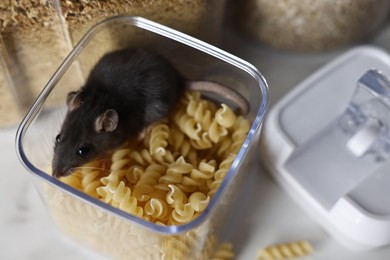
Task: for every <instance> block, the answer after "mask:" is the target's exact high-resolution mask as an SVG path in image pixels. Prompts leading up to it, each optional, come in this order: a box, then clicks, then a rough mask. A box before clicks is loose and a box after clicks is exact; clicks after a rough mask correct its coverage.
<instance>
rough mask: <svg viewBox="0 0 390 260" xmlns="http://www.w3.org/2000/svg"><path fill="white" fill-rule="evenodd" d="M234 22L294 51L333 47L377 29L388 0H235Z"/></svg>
mask: <svg viewBox="0 0 390 260" xmlns="http://www.w3.org/2000/svg"><path fill="white" fill-rule="evenodd" d="M231 4H232V6H230V7H231V8H230V9H231V10H232V16H233V18H234V22H235V23H236V24H237V25H238V26H239V28H240V29H241V30H242V31H244V32H245V33H246V34H248V35H249V36H251V37H252V38H254V39H255V40H258V41H259V42H261V43H264V44H265V45H268V46H271V47H273V48H277V49H284V50H290V51H300V52H313V51H325V50H331V49H335V48H339V47H343V46H347V45H350V44H353V43H354V42H356V41H359V40H362V39H364V37H366V36H368V35H369V34H370V33H372V32H373V31H375V30H376V29H377V28H378V27H379V26H380V25H381V24H382V23H383V22H384V21H385V20H386V17H387V14H388V11H389V6H390V1H388V0H341V1H340V0H277V1H275V0H242V1H232V2H231Z"/></svg>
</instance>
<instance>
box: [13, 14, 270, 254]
mask: <svg viewBox="0 0 390 260" xmlns="http://www.w3.org/2000/svg"><path fill="white" fill-rule="evenodd" d="M112 30H114V31H117V30H120V31H121V33H117V34H116V35H117V37H118V38H117V40H118V42H122V41H121V37H123V39H126V41H125V42H126V43H127V44H128V45H130V46H143V47H147V48H149V49H151V50H154V51H156V52H159V53H160V54H162V55H164V56H166V57H167V58H168V59H170V61H171V62H172V63H173V64H175V65H176V67H177V68H178V69H179V70H180V71H181V73H182V74H183V75H184V76H185V77H187V78H188V79H191V80H200V79H202V80H212V81H216V82H219V83H221V84H223V85H225V86H228V87H231V88H234V89H236V90H237V91H238V92H239V93H241V94H242V95H243V96H244V97H245V98H246V99H247V101H248V103H249V105H250V111H249V113H248V114H247V115H246V118H247V119H248V120H249V121H250V124H251V128H250V131H249V133H248V135H247V137H246V139H245V141H244V144H243V145H242V147H241V149H240V151H239V153H238V155H237V157H236V159H235V160H234V162H233V164H232V167H231V168H230V170H229V172H228V174H227V175H226V177H225V179H224V181H223V182H222V183H221V185H220V188H219V189H218V191H217V192H216V193H215V195H214V197H213V198H212V200H211V201H210V203H209V205H208V207H207V208H206V210H205V211H204V212H203V213H202V214H200V215H199V216H198V217H197V218H196V219H194V220H193V221H191V222H189V223H187V224H183V225H178V226H160V225H156V224H154V223H151V222H148V221H145V220H142V219H140V218H137V217H136V216H133V215H130V214H127V213H125V212H123V211H121V210H119V209H117V208H114V207H111V206H109V205H108V204H106V203H104V202H102V201H100V200H97V199H94V198H92V197H90V196H88V195H86V194H85V193H83V192H80V191H78V190H76V189H74V188H72V187H70V186H68V185H66V184H65V183H63V182H61V181H59V180H57V179H55V178H53V177H51V176H50V174H48V172H49V171H50V168H51V155H52V151H51V149H52V148H51V146H52V145H51V143H52V140H54V138H55V136H56V134H57V131H58V130H59V127H60V124H61V122H62V118H63V116H64V115H65V112H66V106H65V93H67V92H68V91H72V90H76V89H78V88H79V87H80V86H72V85H70V84H67V82H66V76H67V74H68V73H69V69H71V68H72V67H77V66H78V60H79V59H81V58H82V57H83V55H85V54H86V53H90V51H91V50H89V48H93V47H94V46H96V45H95V44H93V42H94V41H99V40H100V39H99V37H100V36H101V35H102V36H104V35H106V33H107V32H108V31H112ZM129 34H131V35H135V36H136V37H133V40H132V41H131V42H128V41H127V39H128V35H129ZM121 47H122V45H121V44H118V46H116V48H121ZM111 48H112V45H110V46H109V48H108V49H106V50H103V49H102V48H101V47H99V48H98V49H97V50H98V51H96V52H95V58H96V60H97V59H99V58H100V57H101V56H102V55H103V54H104V53H106V52H107V51H110V50H111ZM83 76H85V75H83ZM58 97H62V98H63V100H64V102H63V103H62V104H58V107H53V106H52V105H48V104H50V103H51V102H50V100H51V99H57V98H58ZM267 108H268V87H267V83H266V81H265V80H264V78H263V77H262V75H261V74H260V73H259V72H258V70H257V69H256V68H255V67H254V66H252V65H251V64H249V63H247V62H245V61H243V60H241V59H239V58H237V57H235V56H233V55H231V54H229V53H227V52H225V51H222V50H220V49H218V48H216V47H214V46H212V45H209V44H207V43H204V42H202V41H200V40H198V39H195V38H193V37H190V36H188V35H185V34H183V33H180V32H178V31H175V30H173V29H170V28H168V27H165V26H162V25H160V24H157V23H154V22H151V21H149V20H146V19H144V18H140V17H113V18H110V19H108V20H105V21H103V22H101V23H99V24H97V25H96V26H94V27H93V28H92V29H91V30H90V31H88V32H87V34H86V35H85V36H84V37H83V38H82V39H81V41H80V42H79V44H78V45H77V46H76V47H75V48H74V50H73V51H72V52H71V53H70V54H69V56H68V57H67V58H66V59H65V61H64V62H63V64H62V65H61V66H60V67H59V69H58V70H57V72H56V73H55V74H54V76H53V77H52V78H51V80H50V81H49V82H48V84H47V85H46V87H45V88H44V90H43V91H42V93H41V94H40V96H39V97H38V99H37V100H36V102H35V103H34V105H33V107H32V108H31V109H30V111H29V112H28V114H27V116H26V117H25V118H24V120H23V121H22V123H21V125H20V127H19V129H18V132H17V138H16V148H17V152H18V155H19V158H20V160H21V162H22V163H23V164H24V165H25V167H26V168H27V169H28V170H29V171H30V172H31V173H32V175H33V176H35V177H36V178H37V180H38V181H37V182H36V185H37V186H38V187H39V188H38V189H39V192H40V194H41V195H42V197H43V199H44V201H45V203H46V205H47V207H48V209H49V211H50V212H51V215H52V216H53V219H54V222H55V223H56V224H57V225H58V226H59V227H60V228H61V229H62V230H63V232H64V233H66V234H68V235H69V236H70V237H72V238H74V239H75V240H77V241H82V243H83V244H85V245H88V247H90V248H92V249H94V250H96V251H99V252H102V253H103V254H106V255H109V256H110V257H112V258H118V259H119V258H126V259H144V258H145V259H176V258H178V259H188V258H191V259H209V258H210V256H211V254H212V253H213V251H214V250H215V247H216V246H217V241H218V235H219V233H220V231H221V230H222V229H223V228H224V227H226V225H224V224H225V223H224V221H223V219H224V216H225V213H226V211H227V210H229V206H230V204H231V202H232V198H233V194H234V193H235V191H237V190H239V187H240V179H242V178H243V177H244V175H245V172H246V171H247V170H248V169H247V168H248V166H249V165H248V163H249V162H250V160H251V158H252V156H254V151H255V147H256V144H257V142H258V139H259V136H260V131H261V125H262V122H263V119H264V115H265V113H266V111H267ZM232 210H234V209H232ZM226 224H227V223H226ZM175 257H176V258H175Z"/></svg>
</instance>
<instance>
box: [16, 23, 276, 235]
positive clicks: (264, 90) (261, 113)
mask: <svg viewBox="0 0 390 260" xmlns="http://www.w3.org/2000/svg"><path fill="white" fill-rule="evenodd" d="M117 22H121V23H125V24H128V25H132V26H135V27H138V28H141V29H144V30H147V31H149V32H152V33H155V34H158V35H161V36H163V37H166V38H170V39H172V40H175V41H177V42H180V43H182V44H184V45H187V46H189V47H192V48H194V49H197V50H199V51H202V52H204V53H206V54H209V55H211V56H213V57H215V58H218V59H220V60H222V61H224V62H226V63H229V64H231V65H233V66H235V67H237V68H239V69H241V70H243V71H245V72H246V73H248V74H249V75H250V76H252V77H253V78H254V79H255V80H256V82H257V83H258V87H259V89H260V91H261V104H260V107H259V109H258V111H257V113H256V116H255V118H254V121H253V123H252V126H251V128H250V130H249V133H248V135H247V137H246V139H245V141H244V143H243V145H242V147H241V149H240V151H239V152H238V154H237V156H236V158H235V159H234V161H233V164H232V166H231V167H230V170H229V171H228V173H227V175H226V177H225V178H224V180H223V182H222V183H221V184H220V187H219V189H218V190H217V192H216V193H215V195H214V197H213V198H212V200H211V201H210V203H209V205H208V207H207V208H206V209H205V210H204V211H203V212H202V213H201V214H200V215H199V216H198V217H197V218H195V219H194V220H193V221H191V222H189V223H186V224H183V225H179V226H161V225H157V224H154V223H152V222H149V221H146V220H143V219H140V218H138V217H136V216H134V215H131V214H128V213H126V212H124V211H122V210H120V209H118V208H115V207H113V206H110V205H109V204H106V203H104V202H102V201H100V200H98V199H95V198H92V197H90V196H89V195H87V194H85V193H83V192H81V191H79V190H77V189H75V188H73V187H71V186H68V185H67V184H65V183H63V182H61V181H59V180H57V179H56V178H54V177H52V176H51V175H49V174H47V173H45V172H43V171H41V170H40V169H38V168H36V167H35V166H34V165H33V164H32V163H31V162H30V161H29V160H28V158H27V155H26V153H25V150H24V147H23V138H24V135H25V133H26V131H27V129H28V127H29V126H30V124H31V123H32V122H33V120H34V119H35V117H36V116H37V115H38V113H39V111H40V110H41V109H42V107H43V104H44V102H45V100H46V99H47V97H48V96H49V94H50V92H51V91H52V89H53V88H54V87H55V86H56V84H57V83H58V82H59V80H60V79H61V78H62V76H63V75H64V74H65V72H66V71H67V70H68V68H69V67H70V66H71V64H72V63H73V61H74V60H75V59H76V58H77V57H78V55H79V54H80V53H81V52H82V50H83V49H84V47H85V46H86V45H87V44H88V43H89V42H90V40H91V39H92V38H93V36H94V35H96V34H97V33H98V32H100V31H101V30H102V29H103V28H104V27H105V26H106V25H107V24H112V23H117ZM268 106H269V93H268V84H267V82H266V80H265V78H264V77H263V75H262V74H261V73H260V72H259V71H258V70H257V68H256V67H255V66H253V65H252V64H250V63H249V62H247V61H244V60H242V59H241V58H238V57H236V56H234V55H232V54H230V53H228V52H226V51H224V50H221V49H219V48H217V47H215V46H213V45H211V44H208V43H206V42H204V41H201V40H199V39H197V38H194V37H192V36H189V35H187V34H184V33H182V32H179V31H177V30H175V29H172V28H169V27H167V26H164V25H161V24H159V23H156V22H153V21H151V20H148V19H145V18H143V17H139V16H113V17H110V18H108V19H105V20H102V21H101V22H99V23H97V24H95V25H94V26H93V27H91V28H90V29H89V30H88V32H87V33H86V34H85V35H84V36H83V37H82V38H81V40H80V41H79V42H78V43H77V45H76V46H75V47H74V48H73V50H71V52H70V53H69V54H68V56H67V57H66V58H65V59H64V61H63V62H62V64H61V65H60V67H59V68H58V69H57V70H56V72H55V73H54V74H53V76H52V77H51V78H50V80H49V81H48V83H47V84H46V86H45V87H44V88H43V90H42V92H41V93H40V94H39V96H38V97H37V99H36V100H35V102H34V104H33V105H32V106H31V108H30V109H29V111H28V112H27V114H26V115H25V117H24V118H23V120H22V121H21V123H20V125H19V127H18V129H17V132H16V138H15V148H16V153H17V156H18V158H19V160H20V162H21V163H22V165H23V166H24V167H25V168H26V169H27V170H28V171H29V172H30V173H32V174H33V175H36V176H37V177H39V178H40V179H42V180H43V181H45V182H47V183H49V184H50V185H53V186H56V187H58V188H60V189H61V190H62V191H64V192H66V193H67V194H69V195H72V196H77V197H78V198H79V199H81V200H83V201H84V202H86V203H88V204H91V205H94V206H98V207H99V208H100V209H101V210H104V211H106V212H110V213H114V214H115V215H117V216H119V217H121V218H122V219H125V220H131V221H133V222H135V223H137V224H138V225H140V226H142V227H146V228H147V229H149V230H151V231H154V232H158V233H161V234H164V235H173V234H178V233H183V232H186V231H189V230H191V229H194V228H195V227H197V226H198V225H200V224H201V223H203V222H204V221H205V220H206V219H207V217H208V216H209V214H210V212H211V211H212V210H213V209H214V208H215V205H217V204H218V203H219V201H220V198H221V196H222V194H223V193H224V191H225V190H226V188H227V187H228V186H229V184H230V183H231V181H232V179H233V177H234V175H235V173H236V169H237V167H238V166H239V165H240V163H241V161H242V159H243V157H244V155H245V154H246V153H247V149H248V146H249V144H250V142H251V140H252V138H253V137H254V135H255V134H256V132H257V131H259V130H260V127H261V124H262V122H263V120H264V117H265V114H266V112H267V110H268Z"/></svg>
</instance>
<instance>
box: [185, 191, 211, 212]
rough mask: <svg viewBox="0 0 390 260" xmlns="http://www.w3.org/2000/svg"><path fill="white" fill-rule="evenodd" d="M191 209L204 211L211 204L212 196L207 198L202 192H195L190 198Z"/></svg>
mask: <svg viewBox="0 0 390 260" xmlns="http://www.w3.org/2000/svg"><path fill="white" fill-rule="evenodd" d="M188 201H189V204H190V205H191V208H192V209H193V210H194V211H196V212H202V211H204V210H205V209H206V208H207V206H208V205H209V203H210V196H206V195H205V194H204V193H202V192H199V191H198V192H194V193H192V194H191V195H190V197H189V198H188Z"/></svg>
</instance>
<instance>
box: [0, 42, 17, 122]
mask: <svg viewBox="0 0 390 260" xmlns="http://www.w3.org/2000/svg"><path fill="white" fill-rule="evenodd" d="M8 64H9V58H8V55H7V52H6V51H5V48H4V43H3V40H2V38H1V35H0V127H4V126H9V125H14V124H16V123H18V122H19V120H20V118H21V113H20V112H21V111H20V101H19V98H18V95H17V93H16V92H15V87H14V85H13V83H12V80H11V72H10V71H9V65H8Z"/></svg>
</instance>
